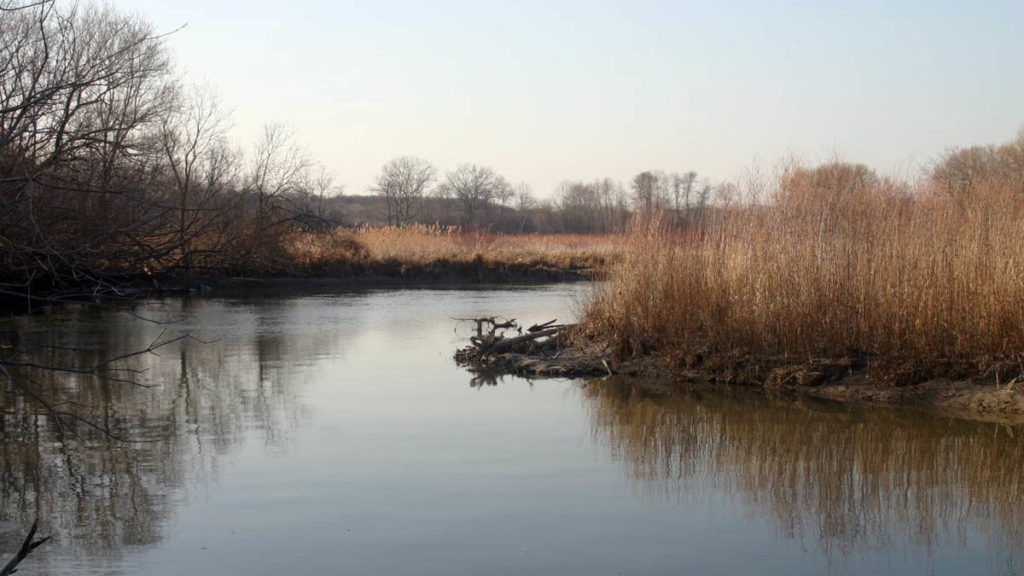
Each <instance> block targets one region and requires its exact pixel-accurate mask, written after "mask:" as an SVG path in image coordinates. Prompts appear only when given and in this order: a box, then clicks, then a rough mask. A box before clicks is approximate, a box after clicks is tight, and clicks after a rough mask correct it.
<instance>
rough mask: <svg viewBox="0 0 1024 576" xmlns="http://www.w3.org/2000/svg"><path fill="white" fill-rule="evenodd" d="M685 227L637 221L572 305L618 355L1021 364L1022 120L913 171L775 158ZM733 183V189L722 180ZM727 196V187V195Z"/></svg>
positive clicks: (1011, 368) (1017, 368)
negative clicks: (902, 176) (762, 192)
mask: <svg viewBox="0 0 1024 576" xmlns="http://www.w3.org/2000/svg"><path fill="white" fill-rule="evenodd" d="M761 184H768V185H767V186H761V187H762V188H767V189H773V190H772V194H770V196H769V199H768V200H767V201H760V202H748V203H733V204H728V205H723V206H722V207H721V209H719V210H716V211H715V212H714V213H713V217H712V218H710V219H709V221H708V222H707V225H706V226H705V227H704V228H703V229H702V231H701V234H700V235H698V236H693V235H689V236H680V235H679V234H676V233H672V232H669V231H666V230H664V229H663V228H662V227H660V226H659V222H658V218H657V217H656V216H654V217H652V218H650V219H648V221H647V222H646V223H645V224H643V225H638V227H637V230H636V231H635V233H634V234H633V236H632V240H631V245H630V246H629V247H628V248H627V249H626V254H625V255H624V257H623V258H622V260H621V261H620V263H619V264H618V265H617V266H616V267H615V268H614V269H613V270H612V273H611V279H610V281H609V282H608V283H607V284H606V285H605V286H604V287H603V288H601V289H600V290H599V291H598V293H597V295H596V297H595V298H594V300H593V301H592V302H591V303H590V304H589V306H588V307H587V309H586V311H585V314H584V316H585V319H584V323H585V325H586V327H587V328H588V330H589V331H590V334H591V335H593V336H595V337H597V338H599V339H601V340H603V341H605V342H607V343H608V344H609V345H610V346H611V347H612V348H614V349H615V350H616V351H617V352H618V353H619V354H620V355H623V356H632V355H637V354H651V353H654V354H664V355H670V356H677V357H679V358H681V359H682V358H690V359H691V361H692V358H694V356H695V355H696V356H697V357H700V356H701V355H703V356H704V357H707V355H709V354H710V355H714V354H727V355H737V354H738V355H761V356H784V357H790V358H797V359H799V358H810V357H815V356H830V357H836V356H853V357H864V358H874V359H877V360H878V361H882V362H883V363H889V364H890V365H893V363H895V364H897V365H900V366H904V367H906V366H911V367H912V366H915V365H918V366H936V365H941V364H943V363H947V362H953V363H954V364H960V365H972V366H976V367H977V366H982V367H992V366H1001V367H1002V369H1003V370H1004V373H1006V374H1017V375H1019V374H1020V373H1021V371H1022V367H1024V131H1022V132H1021V133H1020V135H1019V136H1018V137H1017V139H1016V140H1014V141H1013V142H1010V143H1008V144H1005V145H1003V146H999V147H975V148H969V149H966V150H959V151H954V152H951V153H949V154H947V155H946V156H945V157H944V158H943V159H942V160H941V161H940V162H938V163H937V164H936V165H935V166H934V167H933V169H932V170H931V173H930V174H929V175H928V177H926V178H923V179H921V180H920V181H919V182H915V183H906V182H896V181H893V180H890V179H885V178H879V177H877V176H876V175H875V174H874V173H873V172H872V171H870V170H869V169H867V168H866V167H864V166H861V165H854V164H845V163H841V162H832V163H828V164H824V165H821V166H818V167H816V168H804V167H789V168H786V169H784V170H781V172H780V174H779V176H778V178H777V179H776V180H775V181H774V182H768V183H761ZM738 192H740V193H742V192H743V190H738ZM741 195H742V194H741Z"/></svg>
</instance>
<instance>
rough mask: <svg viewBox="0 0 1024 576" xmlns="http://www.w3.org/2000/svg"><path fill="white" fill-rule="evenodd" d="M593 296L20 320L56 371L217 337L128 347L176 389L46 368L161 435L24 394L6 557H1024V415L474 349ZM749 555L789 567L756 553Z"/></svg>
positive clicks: (358, 300)
mask: <svg viewBox="0 0 1024 576" xmlns="http://www.w3.org/2000/svg"><path fill="white" fill-rule="evenodd" d="M569 299H570V297H569V295H568V294H567V290H566V289H564V288H563V289H562V290H561V291H559V290H551V291H541V290H538V291H534V292H527V291H522V290H520V291H512V290H508V291H493V292H484V291H480V292H457V291H448V292H444V291H421V292H413V291H394V292H380V293H360V294H348V295H344V296H337V297H322V298H320V297H316V298H310V297H307V298H296V299H280V300H273V301H220V300H209V301H197V302H191V303H190V302H187V301H181V300H168V301H164V302H149V303H146V304H144V305H142V306H141V307H140V308H139V309H137V310H135V311H134V313H135V315H141V316H145V317H149V318H156V319H161V320H179V319H184V320H183V321H180V322H174V323H171V324H154V323H152V322H146V321H142V320H140V319H139V318H137V317H136V316H133V315H132V314H127V313H123V312H116V313H112V312H110V311H99V312H97V311H96V310H93V309H89V308H81V309H75V308H72V309H69V310H66V311H64V312H61V313H59V314H52V315H48V316H39V317H33V318H19V319H15V320H5V321H0V338H2V339H3V340H4V341H6V342H10V343H17V344H18V345H19V346H20V347H22V348H23V349H31V350H35V351H37V354H35V355H34V356H33V359H34V360H35V361H38V362H48V363H61V364H67V363H74V364H77V365H87V364H91V363H96V362H98V361H101V360H102V359H105V358H108V357H111V356H116V355H119V354H123V353H125V352H128V351H131V350H138V349H141V348H144V347H146V346H148V345H149V344H150V343H151V342H152V341H153V340H154V338H156V337H158V336H159V335H160V334H161V333H162V332H164V331H166V333H165V334H164V337H165V338H173V337H175V336H177V335H180V334H192V335H193V336H194V337H195V338H196V340H187V341H181V342H177V343H175V344H174V345H173V346H167V347H165V348H161V349H159V350H157V351H156V352H157V354H146V355H142V356H138V357H133V358H132V359H131V360H130V362H128V363H127V366H128V367H131V368H133V369H136V370H140V371H142V372H140V373H139V374H138V377H139V378H140V379H141V380H142V381H143V382H145V383H157V384H160V386H158V387H156V388H138V387H133V386H131V385H126V384H123V383H117V382H111V381H103V380H100V379H97V378H95V377H93V376H85V375H68V376H63V377H60V378H56V379H55V378H54V377H53V375H52V374H49V373H30V372H29V373H25V374H24V375H25V376H27V377H28V378H31V379H32V380H33V381H34V382H35V383H36V386H37V387H38V388H39V389H40V390H46V391H47V392H48V393H49V394H50V395H51V398H52V399H53V400H54V401H55V402H60V403H61V405H62V406H65V407H67V408H69V409H71V408H73V409H74V410H76V411H77V412H78V413H81V414H82V415H84V416H86V417H88V418H89V419H90V420H92V421H94V422H96V423H99V424H102V425H104V426H109V427H110V428H111V429H113V430H115V431H118V432H119V433H123V434H125V435H129V436H131V437H134V438H140V439H159V441H158V442H143V443H128V444H126V443H119V442H113V441H110V440H109V439H105V438H103V437H101V436H97V435H90V434H89V433H88V429H83V428H82V427H79V430H78V431H79V432H81V433H82V435H83V439H76V438H75V437H74V436H73V435H71V434H63V435H62V434H61V433H60V430H59V429H58V428H57V427H56V425H55V423H54V421H53V420H52V418H51V417H50V416H49V415H48V414H47V413H46V411H45V410H40V409H39V408H38V407H37V406H36V405H35V404H33V403H31V402H27V401H26V400H25V397H24V395H22V394H17V393H14V392H12V391H11V390H3V391H0V437H2V440H3V441H2V442H0V550H9V549H10V548H11V547H12V545H13V546H15V547H16V545H17V542H18V541H19V540H20V538H22V537H23V536H24V530H25V528H27V526H28V525H30V524H31V522H32V521H33V520H34V519H35V518H36V517H38V518H39V519H40V524H41V526H42V529H43V533H45V534H53V535H54V536H55V537H56V538H57V542H55V543H54V544H53V545H51V544H47V545H46V546H45V547H44V548H41V549H40V552H39V554H38V556H33V557H31V562H30V563H27V565H23V566H24V567H23V571H24V572H25V573H26V574H32V573H62V572H71V573H80V572H88V571H90V570H91V571H92V572H93V573H102V574H109V573H117V572H119V571H120V572H125V573H145V574H160V573H163V574H180V573H189V572H202V571H203V570H207V571H209V572H212V573H254V572H261V571H262V572H271V571H274V572H282V573H300V572H305V573H352V574H389V575H394V574H417V575H421V574H451V573H466V574H482V573H489V574H542V573H563V574H593V573H615V572H616V571H621V572H623V573H642V574H660V573H680V572H687V571H689V572H692V573H704V572H707V571H708V570H707V568H708V567H709V566H714V567H715V568H719V569H720V570H719V571H720V573H730V572H736V571H740V570H747V569H749V568H751V567H754V568H755V570H756V571H758V572H760V573H786V574H788V573H792V572H793V571H794V569H796V571H797V572H800V571H801V570H802V571H803V572H804V573H818V572H821V571H823V569H824V568H825V567H826V562H825V561H823V560H822V558H823V557H828V558H844V559H845V558H846V557H847V555H850V556H853V557H854V560H853V561H851V562H850V565H851V566H853V568H852V569H851V572H852V573H874V572H885V571H886V568H889V570H888V571H889V572H893V571H901V572H903V571H904V569H908V570H909V572H915V571H916V572H920V573H928V570H927V569H925V570H921V569H920V566H919V564H920V563H919V562H918V561H917V560H918V559H917V558H911V559H910V560H909V561H908V560H904V561H903V564H899V561H898V560H897V561H892V560H891V558H892V557H894V556H898V555H900V554H901V553H903V554H904V556H905V555H906V551H907V550H914V549H928V550H931V549H934V550H936V551H937V552H936V553H935V555H934V557H935V558H937V559H938V561H940V562H945V561H946V560H947V559H949V558H950V556H951V554H952V555H956V554H958V553H959V551H960V550H961V546H963V549H964V550H967V552H965V553H963V554H960V555H959V558H961V559H966V560H965V562H974V561H975V560H977V558H978V556H979V555H983V554H984V553H985V551H993V554H994V555H995V557H996V563H997V565H998V568H997V569H994V570H993V569H991V567H989V570H988V571H989V572H999V571H1005V572H1012V567H1013V562H1014V561H1015V560H1016V559H1018V558H1019V557H1020V547H1021V545H1020V544H1019V542H1020V541H1021V540H1022V538H1021V536H1024V534H1022V530H1024V527H1022V526H1021V524H1022V522H1024V514H1022V512H1024V509H1022V508H1024V503H1022V501H1021V495H1022V492H1024V487H1022V486H1021V481H1022V480H1021V477H1022V473H1024V469H1022V466H1024V449H1022V448H1021V446H1020V440H1019V439H1020V435H1021V434H1022V433H1024V430H1022V429H1021V428H1019V427H1006V426H999V425H994V424H980V423H969V422H963V421H957V420H949V419H943V418H937V417H930V416H925V415H921V414H916V413H908V412H905V411H893V410H889V411H887V410H863V409H856V408H850V407H836V406H835V405H832V404H823V403H810V402H803V403H793V402H790V401H781V400H780V401H776V400H772V399H770V398H765V397H763V396H757V395H753V394H748V393H742V392H740V393H730V392H724V393H723V392H722V391H716V390H698V389H691V390H689V391H687V392H680V393H673V394H667V393H661V394H656V393H652V392H650V391H649V390H650V388H649V387H645V388H643V389H641V388H639V387H636V386H633V385H630V384H627V383H623V382H615V381H606V382H599V383H591V384H588V385H587V386H585V387H583V388H576V387H575V385H574V384H572V383H567V382H564V381H538V382H537V383H536V384H535V385H533V386H529V385H527V384H526V383H524V382H523V381H521V380H516V379H512V378H500V377H495V376H493V375H487V374H476V375H472V374H471V375H467V374H466V373H465V372H464V371H462V370H461V369H458V368H457V367H455V366H454V365H453V364H452V362H451V360H450V355H451V351H452V349H453V348H454V347H455V346H456V345H458V344H461V343H462V342H463V339H461V338H460V337H459V336H458V335H456V334H453V332H452V325H453V321H452V320H451V317H453V316H454V317H470V316H478V315H483V314H487V313H491V314H493V313H494V311H495V310H501V311H502V312H503V313H509V314H510V315H513V316H515V317H521V318H538V319H549V318H552V317H565V311H564V310H560V309H558V307H560V306H564V305H565V302H566V301H568V300H569ZM538 310H542V311H543V312H538ZM467 380H468V381H470V385H471V386H474V387H475V388H474V389H473V390H470V389H468V388H467V386H466V383H467ZM578 397H581V398H582V406H583V408H584V409H583V410H580V409H579V404H578V403H577V399H578ZM588 436H589V437H590V439H592V441H593V442H592V443H591V442H587V441H586V440H587V439H588ZM581 440H582V441H581ZM594 446H596V452H597V454H598V457H597V458H595V457H594V452H593V451H594V449H595V448H594ZM609 457H610V459H611V460H612V462H609ZM623 469H624V470H625V471H626V476H627V478H628V480H625V481H624V480H623V478H622V470H623ZM637 493H639V494H640V496H641V498H639V499H638V498H637ZM723 494H724V495H726V496H725V497H724V498H723V497H722V495H723ZM204 495H205V496H206V499H204ZM730 506H731V507H730ZM708 509H710V511H708ZM730 514H731V516H730ZM4 522H10V523H20V527H19V526H15V528H14V529H13V530H11V529H10V524H4ZM708 523H712V524H714V525H716V526H717V527H718V528H720V530H719V531H716V532H714V533H710V532H709V531H708V529H707V527H706V526H707V524H708ZM751 526H753V528H751ZM236 531H237V533H236ZM296 534H301V538H295V537H294V535H296ZM773 536H782V537H783V538H774V537H773ZM793 539H796V540H799V541H800V542H793V541H792V540H793ZM608 543H615V545H614V546H610V545H607V544H608ZM801 543H802V544H804V545H805V547H806V550H805V552H806V551H809V552H808V553H805V554H803V555H801V554H800V546H799V544H801ZM207 546H208V548H209V550H206V547H207ZM741 546H742V547H744V550H745V551H747V553H748V556H750V557H758V558H759V559H760V557H765V558H769V557H770V558H774V559H780V558H781V559H783V560H780V561H778V562H776V563H774V564H771V563H770V562H764V563H763V564H755V565H751V564H749V563H745V562H746V561H745V560H744V558H743V557H742V556H743V555H742V554H737V553H733V551H734V550H736V549H737V547H741ZM915 547H917V548H915ZM723 550H724V551H723ZM949 550H952V551H953V552H952V553H949ZM979 550H980V552H979ZM201 551H202V552H201ZM862 551H866V552H864V553H863V554H861V552H862ZM819 552H821V553H819ZM200 554H202V556H201V557H200ZM268 562H277V563H276V564H273V567H271V566H270V564H268ZM1005 566H1010V567H1011V569H1005V570H1004V569H1003V567H1005ZM612 567H614V570H613V569H612ZM894 567H895V568H894ZM940 568H942V567H941V566H940ZM984 568H985V567H982V570H981V571H985V570H984ZM839 571H841V570H837V572H839ZM942 571H943V570H941V569H940V570H933V571H932V572H942ZM947 571H948V572H949V573H957V572H963V571H964V570H962V569H960V566H959V565H957V566H954V567H953V568H948V569H947Z"/></svg>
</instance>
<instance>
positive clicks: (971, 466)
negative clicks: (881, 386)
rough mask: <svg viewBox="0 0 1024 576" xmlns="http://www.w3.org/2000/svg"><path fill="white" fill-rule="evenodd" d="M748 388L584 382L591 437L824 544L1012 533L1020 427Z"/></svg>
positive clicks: (1023, 531) (1023, 483) (649, 484)
mask: <svg viewBox="0 0 1024 576" xmlns="http://www.w3.org/2000/svg"><path fill="white" fill-rule="evenodd" d="M745 392H746V391H742V390H741V391H736V392H734V393H728V392H722V391H718V390H703V391H694V390H691V391H683V392H679V393H673V394H671V395H667V394H665V395H651V394H648V393H644V392H643V391H641V390H640V389H637V388H634V387H633V386H631V385H630V384H628V383H615V382H607V383H595V384H593V385H590V386H587V387H586V388H585V389H584V391H583V392H582V393H583V395H584V400H585V406H586V407H587V408H588V409H589V411H590V414H591V424H592V429H593V434H594V436H595V438H596V439H597V441H598V442H599V443H602V444H604V445H606V446H607V448H608V449H609V450H610V451H611V454H612V457H613V458H614V459H616V460H619V461H621V462H623V463H624V464H625V466H626V468H627V472H628V473H629V475H630V476H632V477H633V478H635V479H637V480H638V481H640V482H641V484H642V485H643V486H644V487H645V488H647V489H651V488H653V489H654V490H656V491H663V492H665V493H666V494H672V493H677V492H678V491H680V490H684V489H685V490H687V491H691V492H690V493H691V494H692V491H693V490H698V491H699V490H700V489H701V487H704V488H705V489H713V490H721V491H724V492H726V493H729V494H733V495H735V496H738V497H739V498H740V499H741V500H742V501H743V502H745V503H746V504H747V505H748V507H750V508H753V509H755V510H758V511H761V512H762V513H764V514H767V515H769V516H770V517H771V518H773V519H774V520H775V521H776V522H777V525H778V526H779V528H780V529H781V531H782V532H783V534H784V535H786V536H788V537H795V536H801V537H810V538H817V539H818V541H819V545H820V546H821V547H822V549H823V551H824V552H826V553H835V552H839V553H843V554H845V553H847V552H850V551H852V550H854V549H858V548H862V547H865V546H873V545H884V544H886V543H887V542H890V541H892V540H893V539H894V538H897V537H900V536H902V538H904V539H905V541H906V542H909V543H913V544H922V545H926V546H928V547H931V546H934V545H940V544H942V543H944V542H948V541H949V540H951V539H953V540H954V541H959V540H961V539H962V538H963V536H964V534H966V532H967V531H968V530H969V529H973V528H977V529H979V530H981V531H982V532H983V533H986V534H987V535H988V536H989V537H990V538H991V540H992V545H993V546H996V547H997V548H996V549H997V550H998V549H999V548H998V547H1020V546H1021V542H1022V539H1021V538H1022V537H1024V480H1022V479H1024V446H1022V445H1021V443H1020V434H1021V433H1024V430H1022V429H1020V428H1008V427H1003V426H1001V425H994V424H981V423H971V422H962V421H953V420H948V419H943V418H938V417H934V416H928V415H923V414H916V413H910V412H904V411H890V410H871V411H866V410H862V409H858V408H850V407H844V408H842V409H839V408H836V407H835V406H834V405H830V404H812V405H797V404H794V403H791V402H786V401H773V400H770V399H768V398H767V397H765V396H761V395H756V394H751V393H745Z"/></svg>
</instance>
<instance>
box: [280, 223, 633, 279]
mask: <svg viewBox="0 0 1024 576" xmlns="http://www.w3.org/2000/svg"><path fill="white" fill-rule="evenodd" d="M623 245H624V238H623V237H622V236H611V235H580V234H558V235H554V234H548V235H537V234H534V235H521V236H516V235H497V234H482V233H467V232H462V231H460V230H459V229H458V228H453V227H436V226H406V227H401V228H395V227H367V228H361V229H359V230H356V231H354V232H348V231H342V232H336V233H333V234H297V235H295V236H294V237H293V238H292V239H291V240H290V242H289V243H288V252H289V254H290V255H291V257H292V258H293V259H294V260H295V262H297V263H298V264H299V265H300V266H303V267H304V268H306V269H322V268H325V267H326V268H337V267H343V266H346V265H352V264H372V263H382V262H394V263H400V264H406V265H410V266H427V265H431V264H434V263H438V262H456V263H470V262H474V261H478V262H483V263H485V264H495V265H528V266H547V267H551V268H559V269H600V268H602V267H604V266H605V264H606V263H607V262H608V261H611V260H613V259H615V258H616V257H617V256H618V255H619V254H621V252H622V247H623Z"/></svg>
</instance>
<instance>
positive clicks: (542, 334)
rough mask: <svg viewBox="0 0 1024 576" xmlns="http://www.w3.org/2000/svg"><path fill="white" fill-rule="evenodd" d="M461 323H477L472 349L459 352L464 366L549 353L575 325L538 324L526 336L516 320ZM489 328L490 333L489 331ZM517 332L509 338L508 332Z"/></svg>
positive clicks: (458, 357)
mask: <svg viewBox="0 0 1024 576" xmlns="http://www.w3.org/2000/svg"><path fill="white" fill-rule="evenodd" d="M457 320H459V321H460V322H473V323H474V324H475V325H476V335H474V336H471V337H470V338H469V341H470V344H471V345H470V346H468V347H466V348H464V349H462V350H459V351H458V352H457V353H456V355H455V357H456V360H457V361H459V362H462V363H472V362H476V361H479V360H480V359H482V358H484V357H487V356H494V355H497V354H505V353H509V352H542V351H543V352H549V351H554V350H555V349H556V348H557V346H558V341H559V338H560V336H561V335H562V334H563V332H564V331H565V330H567V329H569V328H571V326H572V325H565V324H555V322H557V319H555V320H549V321H547V322H544V323H542V324H534V325H532V326H530V327H529V328H527V329H526V333H525V334H524V333H523V329H522V327H520V326H519V324H517V323H516V321H515V319H512V320H505V321H500V320H498V319H497V318H495V317H488V318H457ZM485 328H486V330H485ZM510 330H512V331H515V333H516V334H517V335H516V336H511V337H509V336H506V334H507V332H508V331H510Z"/></svg>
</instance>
